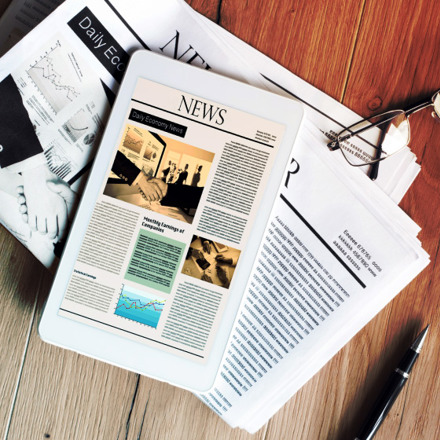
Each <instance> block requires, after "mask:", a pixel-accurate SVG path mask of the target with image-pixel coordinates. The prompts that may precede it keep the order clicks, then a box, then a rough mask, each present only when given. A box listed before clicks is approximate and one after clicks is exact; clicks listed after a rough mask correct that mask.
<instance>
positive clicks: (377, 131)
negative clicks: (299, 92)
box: [327, 90, 440, 180]
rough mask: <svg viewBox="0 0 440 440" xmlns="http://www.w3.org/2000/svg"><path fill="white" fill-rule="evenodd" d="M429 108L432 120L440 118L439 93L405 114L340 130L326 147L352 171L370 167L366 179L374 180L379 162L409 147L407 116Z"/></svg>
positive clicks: (394, 112) (398, 112) (394, 113)
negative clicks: (344, 160) (360, 167)
mask: <svg viewBox="0 0 440 440" xmlns="http://www.w3.org/2000/svg"><path fill="white" fill-rule="evenodd" d="M430 106H432V107H433V108H434V111H433V113H432V114H433V116H436V117H438V118H440V90H438V91H437V92H436V93H434V95H433V96H432V98H431V99H430V100H428V101H424V102H422V103H420V104H417V105H415V106H413V107H411V108H410V109H408V110H391V111H388V112H385V113H381V114H379V115H376V116H373V117H370V118H367V119H363V120H362V121H360V122H357V123H356V124H353V125H351V126H350V127H348V128H346V129H344V130H342V131H341V132H340V133H339V134H338V135H337V136H336V138H335V139H334V140H333V141H332V142H330V143H329V144H327V147H328V148H329V149H330V150H331V151H335V150H340V151H341V152H342V154H343V156H344V158H345V159H346V161H347V162H348V163H349V164H350V165H352V166H354V167H359V166H365V165H371V168H370V170H369V177H370V179H372V180H375V179H376V178H377V175H378V171H379V162H381V161H383V160H385V159H387V158H388V157H390V156H392V155H393V154H396V153H397V152H399V151H401V150H402V149H403V148H405V147H406V146H407V145H408V143H409V138H410V132H409V116H410V115H412V114H413V113H416V112H418V111H419V110H422V109H424V108H426V107H430ZM360 135H362V136H360ZM354 137H355V139H353V138H354Z"/></svg>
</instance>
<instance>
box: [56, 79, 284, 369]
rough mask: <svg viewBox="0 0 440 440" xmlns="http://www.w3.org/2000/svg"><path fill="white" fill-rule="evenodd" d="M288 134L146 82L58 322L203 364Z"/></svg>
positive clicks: (261, 121)
mask: <svg viewBox="0 0 440 440" xmlns="http://www.w3.org/2000/svg"><path fill="white" fill-rule="evenodd" d="M284 130H285V127H284V125H281V124H278V123H275V122H272V121H269V120H264V119H262V118H260V117H257V116H254V115H251V114H247V113H244V112H242V111H238V110H236V109H234V108H230V107H225V106H223V105H221V104H218V103H215V102H207V101H206V100H203V99H202V98H199V97H197V96H192V95H189V94H188V93H182V92H180V91H179V90H175V89H172V88H169V87H166V86H163V85H160V84H157V83H154V82H151V81H148V80H146V79H139V80H138V83H137V86H136V88H135V91H134V95H133V97H132V100H131V106H130V109H129V111H128V115H127V118H126V122H125V124H124V127H123V130H122V132H121V134H120V140H119V142H118V143H117V145H116V147H117V148H115V150H116V151H115V155H114V159H113V160H112V164H111V166H110V167H109V169H108V180H107V181H106V182H104V183H103V186H102V193H101V196H100V197H99V198H98V200H97V203H96V205H95V207H94V211H93V215H92V218H91V221H90V224H89V227H88V229H87V233H86V236H85V239H84V242H83V244H82V246H81V250H80V253H79V256H78V259H77V262H76V264H75V266H74V272H73V274H72V277H71V280H70V282H69V285H68V288H67V291H66V295H65V297H64V300H63V302H62V304H61V308H60V311H59V314H60V315H62V316H66V317H68V318H70V319H75V320H79V321H81V322H85V323H87V324H89V325H92V326H96V327H99V328H103V329H105V330H107V331H109V332H112V333H117V334H120V335H124V336H126V337H127V338H131V339H135V340H137V341H140V342H142V343H145V344H149V345H153V346H154V347H159V348H162V349H164V350H166V351H172V352H175V353H177V354H179V355H182V356H186V357H189V358H192V359H195V360H199V361H200V362H203V361H204V360H206V359H207V357H208V355H209V350H210V347H211V346H212V340H213V338H214V337H215V335H216V330H217V329H218V326H219V324H220V321H221V317H222V310H223V309H224V306H225V303H226V302H227V301H228V298H229V294H230V292H231V291H232V290H233V285H234V276H235V274H236V273H237V271H239V270H240V264H241V259H240V258H241V254H242V251H243V250H244V247H245V245H246V242H247V241H248V239H249V238H250V237H249V233H250V230H251V228H252V225H253V221H254V219H255V216H256V214H257V209H258V206H259V201H260V199H261V196H262V192H263V191H264V189H265V186H266V183H267V179H268V175H269V172H270V169H271V166H272V163H273V160H274V159H275V155H276V154H277V151H278V148H279V146H280V143H281V140H282V137H283V134H284Z"/></svg>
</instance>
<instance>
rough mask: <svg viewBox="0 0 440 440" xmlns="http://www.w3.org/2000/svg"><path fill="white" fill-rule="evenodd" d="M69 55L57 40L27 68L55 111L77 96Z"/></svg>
mask: <svg viewBox="0 0 440 440" xmlns="http://www.w3.org/2000/svg"><path fill="white" fill-rule="evenodd" d="M70 57H71V55H69V53H68V52H66V51H65V50H64V48H63V47H62V46H61V43H60V42H59V41H57V43H56V44H55V45H54V46H52V47H51V48H50V49H49V50H48V51H46V52H45V53H44V55H41V56H40V58H39V59H38V60H37V61H35V62H34V63H33V64H31V65H30V68H29V69H28V70H27V73H28V75H29V77H30V78H31V79H32V81H33V82H34V83H35V85H36V87H37V89H38V90H39V91H40V92H41V94H42V95H43V96H44V98H45V99H46V101H47V102H48V103H49V104H50V106H51V107H52V109H53V110H54V112H55V113H58V112H59V111H61V110H62V109H63V108H64V107H65V106H66V105H68V104H69V103H71V102H72V101H74V100H75V99H76V98H77V97H78V96H79V92H78V90H77V88H76V84H77V83H78V79H77V77H76V74H75V70H74V67H73V64H72V62H71V61H72V60H70Z"/></svg>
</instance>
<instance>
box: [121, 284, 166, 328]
mask: <svg viewBox="0 0 440 440" xmlns="http://www.w3.org/2000/svg"><path fill="white" fill-rule="evenodd" d="M164 305H165V300H164V299H163V298H160V297H158V296H156V295H153V294H150V293H148V294H146V293H145V292H143V291H141V290H138V289H135V288H134V287H130V286H125V285H123V286H122V289H121V293H120V294H119V299H118V303H117V304H116V308H115V315H117V316H121V317H123V318H126V319H130V320H132V321H136V322H139V323H141V324H145V325H148V326H150V327H154V328H156V327H157V325H158V323H159V319H160V316H161V314H162V312H163V308H164Z"/></svg>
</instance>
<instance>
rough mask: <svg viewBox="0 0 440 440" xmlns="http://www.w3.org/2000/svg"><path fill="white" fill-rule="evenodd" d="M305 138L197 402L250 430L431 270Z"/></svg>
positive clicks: (420, 253) (412, 246)
mask: <svg viewBox="0 0 440 440" xmlns="http://www.w3.org/2000/svg"><path fill="white" fill-rule="evenodd" d="M318 133H319V132H318ZM308 134H309V139H310V142H309V144H308V145H305V144H304V143H302V142H299V143H296V144H295V148H294V151H293V156H292V158H291V162H290V166H289V168H288V171H287V173H286V176H285V179H284V185H283V186H282V187H281V189H280V192H279V194H278V197H277V201H276V202H275V205H274V208H273V211H272V214H271V220H270V221H269V224H268V227H267V230H266V236H265V238H264V239H263V242H262V244H261V247H260V251H259V256H258V258H257V261H256V263H255V266H254V270H253V274H252V275H251V278H250V280H249V283H248V286H247V291H246V294H245V296H244V299H243V303H242V307H241V310H240V312H239V315H238V318H237V321H236V323H235V328H234V330H233V333H232V336H231V338H230V341H229V344H228V347H229V348H228V350H227V353H226V356H225V358H224V360H223V362H222V367H221V370H220V374H219V376H218V377H217V380H216V384H215V386H214V388H213V389H212V390H211V391H210V392H208V393H205V394H203V395H201V398H202V400H203V401H205V403H207V404H208V405H209V406H210V407H211V408H212V409H214V410H215V411H216V412H217V413H218V414H220V415H221V416H222V417H223V418H224V419H225V420H226V421H227V422H228V423H229V424H231V425H232V426H240V427H244V428H245V429H247V430H249V431H251V432H255V431H256V430H258V429H259V428H261V426H262V425H264V423H266V421H267V420H268V418H269V417H271V416H272V415H273V414H274V413H275V411H276V410H278V409H279V408H280V407H281V405H283V404H284V403H285V402H286V401H287V400H288V399H289V398H290V397H291V395H292V394H293V393H294V392H296V391H297V390H298V389H299V388H300V387H301V386H302V385H304V383H305V382H306V381H307V380H308V379H310V378H311V377H312V375H313V374H315V373H316V372H317V371H318V370H319V369H320V368H321V367H322V366H323V365H324V364H325V363H326V362H327V361H328V360H330V358H331V357H332V356H333V355H334V354H336V352H337V351H338V350H339V349H340V348H342V346H343V345H344V344H345V343H347V342H348V340H349V339H350V338H351V337H352V336H353V334H355V333H356V332H357V331H359V330H360V329H361V328H362V326H364V325H365V324H366V323H367V322H368V321H369V320H370V319H372V317H373V316H374V315H375V314H376V313H377V312H378V311H379V310H380V309H381V308H382V307H384V305H385V304H386V303H387V302H388V301H390V300H391V299H392V298H393V297H394V296H395V295H396V294H397V293H398V292H399V291H400V290H401V289H402V288H403V287H404V286H405V285H406V284H407V283H408V282H409V281H410V280H411V279H412V278H413V277H414V276H416V275H417V274H418V273H419V272H420V271H421V270H422V269H423V267H425V266H426V265H427V263H428V262H429V258H428V255H427V254H426V253H425V252H424V251H423V250H422V249H421V247H420V244H419V243H418V242H417V241H416V240H414V239H413V237H411V236H410V235H409V234H407V233H405V231H404V230H403V229H402V228H400V227H398V225H397V222H396V223H395V222H394V220H393V222H391V221H390V220H389V219H383V218H382V217H381V215H380V213H379V212H375V211H374V210H372V209H370V207H369V206H368V205H367V204H366V203H363V195H362V187H361V186H360V185H359V182H357V183H356V184H352V185H348V184H347V181H348V179H347V181H345V180H346V179H344V178H343V177H342V176H345V173H341V169H340V168H341V166H340V164H338V163H337V161H336V160H335V159H333V158H331V159H329V155H330V154H329V152H326V151H322V150H319V141H316V139H317V138H318V139H319V137H317V135H315V137H313V136H311V135H310V132H308ZM319 152H320V153H321V154H319ZM332 162H334V163H333V167H331V166H330V165H331V164H332ZM338 165H339V166H338ZM362 177H364V176H362ZM377 190H378V189H377ZM378 191H379V192H380V190H378ZM388 203H389V204H393V203H392V201H391V200H388ZM401 215H404V214H401Z"/></svg>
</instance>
